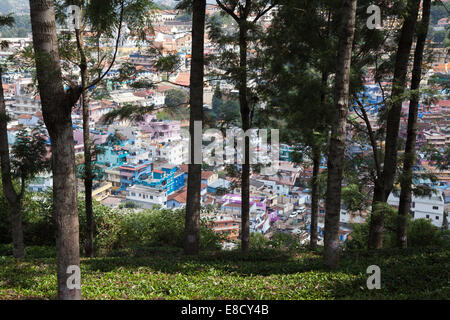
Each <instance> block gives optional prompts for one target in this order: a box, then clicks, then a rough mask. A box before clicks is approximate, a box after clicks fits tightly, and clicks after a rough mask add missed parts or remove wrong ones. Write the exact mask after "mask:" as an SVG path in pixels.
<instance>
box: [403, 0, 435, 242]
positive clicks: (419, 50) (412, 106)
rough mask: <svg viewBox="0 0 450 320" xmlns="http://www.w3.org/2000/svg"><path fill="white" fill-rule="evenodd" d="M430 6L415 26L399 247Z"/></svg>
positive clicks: (407, 207)
mask: <svg viewBox="0 0 450 320" xmlns="http://www.w3.org/2000/svg"><path fill="white" fill-rule="evenodd" d="M430 8H431V0H424V1H423V8H422V22H421V24H419V25H418V28H417V44H416V49H415V52H414V67H413V71H412V80H411V91H412V96H411V100H410V102H409V115H408V133H407V138H406V146H405V158H404V163H403V174H402V178H401V180H400V185H401V192H400V204H399V208H398V214H399V219H398V226H397V246H398V247H400V248H406V247H407V223H408V214H409V210H410V207H411V191H412V187H411V185H412V168H413V165H414V162H415V158H416V137H417V113H418V109H419V100H420V93H419V89H420V80H421V78H422V62H423V51H424V49H425V40H426V38H427V34H428V26H429V24H430Z"/></svg>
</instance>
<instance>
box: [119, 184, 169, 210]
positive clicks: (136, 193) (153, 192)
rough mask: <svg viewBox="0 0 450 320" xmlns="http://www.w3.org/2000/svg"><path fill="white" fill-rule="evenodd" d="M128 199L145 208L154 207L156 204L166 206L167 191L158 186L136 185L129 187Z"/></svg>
mask: <svg viewBox="0 0 450 320" xmlns="http://www.w3.org/2000/svg"><path fill="white" fill-rule="evenodd" d="M126 199H127V201H129V202H133V203H135V204H136V205H138V206H139V207H141V208H143V209H149V208H153V207H154V206H155V205H159V206H161V207H162V208H165V207H166V205H167V192H166V191H164V190H159V189H156V188H151V187H146V186H140V185H134V186H131V187H129V188H128V189H127V196H126Z"/></svg>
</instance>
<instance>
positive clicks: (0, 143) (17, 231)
mask: <svg viewBox="0 0 450 320" xmlns="http://www.w3.org/2000/svg"><path fill="white" fill-rule="evenodd" d="M13 23H14V19H13V18H12V17H10V16H0V26H12V25H13ZM7 45H8V44H7V43H6V42H5V43H1V45H0V47H6V46H7ZM2 75H3V69H2V68H1V66H0V117H1V118H0V157H1V172H2V186H3V193H4V195H5V197H6V199H7V200H8V204H9V207H10V214H11V231H12V240H13V255H14V257H15V258H23V256H24V243H23V230H22V210H21V207H20V204H21V199H22V196H23V191H22V190H24V188H25V184H24V183H23V182H22V187H21V188H20V189H21V191H20V192H19V193H17V192H16V190H15V189H14V184H13V179H12V175H11V162H10V157H9V145H8V129H7V125H8V115H7V113H6V105H5V98H4V94H3V83H2Z"/></svg>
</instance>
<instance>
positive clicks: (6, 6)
mask: <svg viewBox="0 0 450 320" xmlns="http://www.w3.org/2000/svg"><path fill="white" fill-rule="evenodd" d="M29 12H30V6H29V2H28V0H1V1H0V14H2V15H3V14H9V13H13V14H14V15H22V14H28V13H29Z"/></svg>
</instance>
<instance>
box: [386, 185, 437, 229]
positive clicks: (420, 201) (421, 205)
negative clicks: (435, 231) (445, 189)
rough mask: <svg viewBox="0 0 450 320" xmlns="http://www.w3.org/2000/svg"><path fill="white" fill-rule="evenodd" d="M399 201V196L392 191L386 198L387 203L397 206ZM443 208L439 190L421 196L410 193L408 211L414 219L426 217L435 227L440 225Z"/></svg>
mask: <svg viewBox="0 0 450 320" xmlns="http://www.w3.org/2000/svg"><path fill="white" fill-rule="evenodd" d="M399 202H400V199H399V197H398V196H397V195H395V194H394V192H391V194H390V195H389V198H388V204H390V205H391V206H393V207H395V208H398V206H399ZM444 210H445V200H444V197H443V195H442V193H441V192H439V193H438V194H432V195H430V196H423V197H418V196H415V195H414V194H413V195H412V201H411V209H410V213H411V215H412V218H413V219H414V220H415V219H427V220H429V221H430V222H431V223H432V224H433V225H435V226H436V227H442V222H443V219H444Z"/></svg>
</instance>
